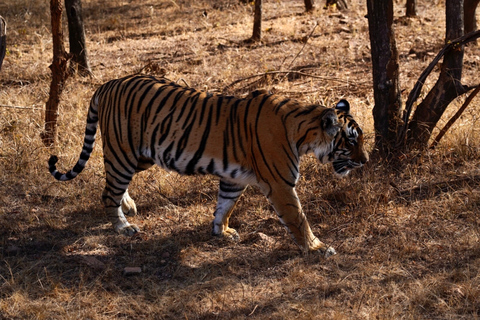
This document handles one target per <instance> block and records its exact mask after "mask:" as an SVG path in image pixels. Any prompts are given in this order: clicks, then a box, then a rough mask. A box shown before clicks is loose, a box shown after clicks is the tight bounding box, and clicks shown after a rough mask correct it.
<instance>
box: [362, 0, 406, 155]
mask: <svg viewBox="0 0 480 320" xmlns="http://www.w3.org/2000/svg"><path fill="white" fill-rule="evenodd" d="M367 10H368V26H369V32H370V44H371V54H372V67H373V88H374V89H373V92H374V98H375V106H374V108H373V118H374V128H375V150H376V151H377V152H379V153H380V155H381V156H386V155H388V154H389V152H390V151H391V150H392V148H393V146H394V145H395V141H396V132H397V127H398V126H399V124H400V108H401V96H400V85H399V80H398V78H399V66H398V52H397V47H396V43H395V34H394V31H393V27H392V23H393V1H392V0H367Z"/></svg>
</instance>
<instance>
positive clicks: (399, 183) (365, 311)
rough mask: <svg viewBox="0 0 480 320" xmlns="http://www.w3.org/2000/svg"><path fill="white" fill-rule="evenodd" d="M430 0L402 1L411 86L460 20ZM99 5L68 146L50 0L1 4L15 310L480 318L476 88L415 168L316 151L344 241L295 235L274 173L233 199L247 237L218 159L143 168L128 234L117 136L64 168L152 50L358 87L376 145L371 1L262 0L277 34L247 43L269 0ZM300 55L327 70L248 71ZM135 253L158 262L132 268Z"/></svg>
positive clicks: (0, 181)
mask: <svg viewBox="0 0 480 320" xmlns="http://www.w3.org/2000/svg"><path fill="white" fill-rule="evenodd" d="M320 5H321V4H319V6H320ZM418 6H419V8H418V9H419V10H418V13H419V16H418V17H417V18H412V19H404V18H402V16H403V15H404V4H403V2H401V1H398V3H397V4H396V11H395V15H396V17H397V19H396V24H395V27H396V34H397V43H398V46H399V52H400V62H401V86H402V87H403V88H405V89H406V91H405V92H404V94H405V98H406V95H407V93H408V90H410V89H411V88H412V86H413V84H414V82H415V81H416V79H417V78H418V76H419V75H420V72H421V71H422V69H423V68H424V67H426V65H427V64H428V63H429V61H430V59H432V57H433V55H434V54H435V53H436V51H438V50H439V49H440V48H441V47H442V44H443V37H444V36H443V34H444V29H445V25H444V24H445V22H444V18H443V15H444V13H443V11H444V8H443V2H441V1H433V2H428V3H427V2H422V1H419V2H418ZM83 7H84V15H85V24H86V28H87V39H88V43H87V45H88V49H89V53H90V57H89V58H90V62H91V65H92V70H93V73H94V75H95V76H94V78H92V79H84V78H78V77H77V78H71V79H70V80H69V81H68V83H67V86H66V88H65V90H64V93H63V95H62V100H61V106H60V110H59V123H58V126H59V129H58V132H59V134H58V137H57V144H56V147H55V148H54V150H51V149H46V148H45V147H43V145H42V144H41V141H40V138H39V133H40V132H41V130H42V127H43V116H44V115H43V111H42V108H43V106H44V103H45V101H46V100H47V98H48V88H49V83H50V80H49V79H50V71H49V69H48V66H49V64H50V62H51V60H52V56H51V45H52V43H51V35H50V32H49V27H48V26H49V23H50V21H49V14H48V10H49V8H48V4H47V2H45V1H26V0H18V1H11V0H9V1H7V3H5V2H4V3H1V4H0V12H1V13H2V15H3V16H4V17H5V18H6V19H7V22H8V24H9V27H8V32H9V33H8V52H7V56H6V59H5V62H4V65H3V69H2V72H1V74H0V77H1V78H0V105H2V106H0V194H1V196H0V234H1V235H2V237H1V242H0V254H1V255H2V257H1V259H0V318H5V319H87V318H88V319H113V318H120V319H144V318H145V319H147V318H148V319H151V318H155V319H180V318H184V319H244V318H253V319H374V318H378V319H398V318H407V319H422V318H425V319H472V318H478V317H479V310H480V292H479V291H480V290H479V288H480V278H479V270H480V247H479V240H480V228H479V225H480V216H479V207H480V192H479V184H480V176H479V172H478V166H479V165H480V163H479V152H478V150H479V143H478V141H480V139H479V135H480V133H479V130H478V127H477V126H476V125H477V122H478V116H477V111H478V107H477V106H478V103H479V100H478V98H476V99H475V100H474V101H473V102H472V104H471V107H470V109H469V110H467V111H466V112H465V114H464V115H463V117H462V119H460V120H459V121H458V123H456V125H455V126H454V128H452V129H451V131H450V132H449V133H448V134H447V136H446V137H445V138H444V140H443V141H442V142H441V143H440V145H439V146H438V147H437V149H436V150H435V151H432V152H429V153H427V154H425V155H423V156H422V157H417V158H416V161H410V160H411V159H410V158H405V159H400V160H403V163H404V165H403V166H402V167H401V168H391V167H389V166H388V164H385V163H370V165H368V166H366V167H365V168H364V169H362V170H360V171H358V172H353V173H352V174H351V175H350V176H349V177H347V178H346V179H343V180H338V179H336V178H335V177H334V176H333V174H332V170H331V168H330V167H329V166H323V165H320V164H319V163H318V162H317V161H316V160H315V159H313V158H312V157H308V156H307V157H305V159H304V162H303V163H302V167H301V170H302V176H301V179H300V181H299V184H298V188H297V189H298V193H299V196H300V198H301V202H302V204H303V207H304V210H305V212H306V213H307V215H308V217H309V220H310V222H311V225H312V227H313V229H314V232H315V233H316V234H317V235H319V236H320V238H321V239H322V240H324V241H325V242H327V243H328V244H331V245H332V246H334V247H335V248H336V249H337V251H338V253H339V254H338V255H337V256H335V257H333V258H331V259H327V260H324V259H321V258H319V257H318V256H316V255H314V254H303V253H302V252H301V251H300V250H299V249H298V248H297V247H296V246H295V244H294V243H293V241H292V240H291V239H290V238H289V237H288V235H287V232H286V231H285V230H284V229H283V227H282V226H281V225H280V223H279V222H278V219H277V218H276V216H275V214H274V212H273V210H272V208H271V207H270V206H269V205H268V203H267V201H266V200H265V199H264V197H263V196H262V195H260V193H259V192H258V190H257V189H256V188H248V189H247V191H246V193H245V194H244V196H243V197H242V198H241V200H240V202H239V204H238V207H237V208H236V210H235V213H234V215H233V217H232V222H231V223H232V226H233V227H234V228H236V229H237V230H238V231H239V233H240V236H241V241H239V242H237V243H232V242H229V241H225V240H221V239H214V238H212V237H211V236H210V230H211V220H212V214H213V211H214V206H215V202H216V193H217V180H216V179H215V178H213V177H208V176H206V177H182V176H179V175H177V174H175V173H169V172H166V171H164V170H162V169H160V168H152V169H150V170H148V171H146V172H143V173H141V174H138V175H137V176H135V178H134V180H133V182H132V184H131V187H130V192H131V195H132V197H133V198H134V199H135V200H136V202H137V205H138V209H139V215H138V216H136V217H133V218H130V220H131V221H133V222H135V223H137V224H138V225H140V226H141V228H142V230H143V232H141V233H140V234H138V235H136V236H134V237H132V238H128V237H122V236H118V235H116V234H114V232H113V231H112V229H111V227H110V225H109V223H108V222H107V219H106V218H105V217H104V215H103V208H102V206H101V202H100V194H101V191H102V188H103V184H104V178H103V175H104V173H103V165H102V152H101V148H100V147H99V146H97V147H96V148H95V150H94V153H93V155H92V158H91V159H90V161H89V162H88V165H87V167H86V169H85V170H84V172H83V173H82V174H81V175H80V176H79V177H78V178H77V179H75V180H73V181H71V182H69V183H60V182H57V181H54V179H53V178H52V177H51V176H50V175H49V173H48V171H47V165H46V163H47V159H48V157H49V155H50V154H51V153H55V154H58V155H59V157H60V163H59V165H60V167H61V169H69V168H70V166H72V165H73V163H74V162H75V161H76V159H77V157H78V154H79V152H80V149H81V144H82V141H83V132H84V125H85V115H86V110H87V105H88V101H89V98H90V97H91V95H92V94H93V91H94V90H95V88H97V87H98V86H99V85H100V84H101V83H104V82H106V81H107V80H110V79H112V78H116V77H120V76H123V75H126V74H130V73H134V72H138V71H139V70H142V69H143V70H144V71H148V72H150V73H154V74H164V73H166V76H167V77H169V78H170V79H172V80H179V79H183V81H185V82H186V83H188V84H189V85H191V86H194V87H197V88H204V89H208V90H210V91H217V92H226V93H229V94H237V95H244V94H246V93H247V92H248V91H249V90H251V89H253V88H255V89H260V88H265V89H268V90H272V91H275V92H278V93H280V94H284V95H287V96H291V97H294V98H297V99H300V100H302V101H307V102H316V103H323V104H325V105H332V104H333V103H334V102H336V101H337V100H339V99H340V98H347V99H348V100H349V101H350V102H351V104H352V106H353V113H354V114H355V115H356V118H357V120H358V122H359V123H361V124H362V126H363V127H364V129H365V131H366V135H367V137H368V143H369V145H370V148H371V145H372V142H373V133H372V130H373V123H372V116H371V110H372V108H373V94H372V88H371V80H370V79H371V75H370V72H371V71H370V53H369V42H368V33H367V31H368V30H367V29H368V28H367V21H366V19H365V18H364V15H365V14H366V7H365V4H364V1H360V0H352V1H351V4H350V11H348V12H345V13H339V12H337V11H335V9H334V8H329V9H326V10H324V9H318V10H316V11H315V12H313V13H312V14H305V13H304V7H303V2H302V1H289V0H282V1H264V10H265V12H264V17H265V20H264V32H263V36H264V39H263V41H262V42H261V43H257V44H246V43H245V42H244V40H246V39H248V38H249V37H250V36H251V29H252V22H253V17H252V6H251V4H248V5H242V4H240V2H239V1H236V0H228V1H223V2H221V3H220V4H219V2H218V1H212V0H202V1H190V0H177V1H143V2H142V3H141V4H140V3H139V2H138V1H137V2H136V1H130V0H116V1H100V2H98V1H86V0H84V1H83ZM317 23H318V26H317V27H315V25H316V24H317ZM314 28H316V29H315V31H314V32H313V34H312V35H311V36H310V37H309V35H310V33H311V32H312V30H313V29H314ZM305 41H307V42H306V44H305ZM479 53H480V52H479V48H478V47H475V46H469V47H468V48H467V52H466V55H465V71H464V78H465V83H471V84H475V83H476V81H478V69H479V63H480V59H479V58H478V57H479ZM288 70H294V71H301V72H304V73H309V74H311V75H314V76H315V77H308V76H302V75H299V74H298V73H291V74H289V75H287V74H277V75H268V76H262V77H260V76H259V77H255V78H251V79H248V80H245V81H239V82H238V83H234V82H235V81H237V80H240V79H242V78H247V77H249V76H252V75H256V74H262V73H266V72H271V71H288ZM432 79H434V78H430V79H429V80H428V81H427V83H426V85H425V88H426V89H427V90H428V89H429V88H431V87H432V86H433V80H432ZM231 84H233V85H231ZM460 100H462V99H460ZM461 102H462V101H459V102H458V103H455V104H454V105H452V107H451V109H450V111H449V112H450V114H446V115H445V117H444V119H442V121H444V122H445V121H448V118H449V117H450V116H451V114H453V113H454V112H455V108H458V107H459V106H460V105H461ZM6 105H8V106H17V107H27V109H24V108H23V109H22V108H10V107H5V106H6ZM440 125H441V124H440ZM136 266H138V267H141V269H142V272H141V273H140V274H137V275H132V276H125V275H123V273H122V270H123V269H124V268H125V267H136Z"/></svg>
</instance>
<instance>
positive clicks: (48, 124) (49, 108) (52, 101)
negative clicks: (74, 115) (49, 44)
mask: <svg viewBox="0 0 480 320" xmlns="http://www.w3.org/2000/svg"><path fill="white" fill-rule="evenodd" d="M50 12H51V23H52V36H53V62H52V65H51V66H50V69H51V70H52V82H51V84H50V94H49V97H48V101H47V103H46V105H45V129H44V131H43V132H42V134H41V138H42V141H43V144H44V145H45V146H52V145H53V143H54V142H55V134H56V129H57V111H58V104H59V102H60V96H61V94H62V91H63V87H64V85H65V81H66V80H67V78H68V55H67V53H66V52H65V46H64V44H63V30H62V3H61V2H60V0H50Z"/></svg>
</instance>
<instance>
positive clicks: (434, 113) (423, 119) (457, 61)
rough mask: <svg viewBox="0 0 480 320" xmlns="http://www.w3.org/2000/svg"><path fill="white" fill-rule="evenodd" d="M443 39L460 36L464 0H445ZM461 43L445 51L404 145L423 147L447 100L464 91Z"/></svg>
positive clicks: (411, 124)
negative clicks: (440, 66)
mask: <svg viewBox="0 0 480 320" xmlns="http://www.w3.org/2000/svg"><path fill="white" fill-rule="evenodd" d="M445 11H446V19H447V20H446V41H447V42H448V41H451V40H454V39H456V38H458V37H461V36H462V35H463V1H462V0H461V1H458V0H447V1H446V10H445ZM462 67H463V46H459V47H458V48H456V49H455V50H450V51H449V52H447V53H446V54H445V56H444V58H443V64H442V68H441V71H440V75H439V78H438V80H437V83H436V84H435V86H434V87H433V88H432V90H430V92H429V93H428V94H427V96H426V97H425V99H424V100H423V101H422V102H421V103H420V104H419V105H418V107H417V109H416V110H415V113H414V114H413V116H412V119H411V121H410V123H409V125H408V128H409V130H408V132H407V145H408V147H411V148H418V149H425V148H427V146H428V140H429V139H430V136H431V134H432V131H433V129H434V128H435V126H436V124H437V122H438V120H439V119H440V117H441V116H442V114H443V113H444V111H445V110H446V109H447V107H448V105H449V104H450V102H452V101H453V100H454V99H455V98H456V97H458V96H460V95H462V94H463V93H465V92H466V88H465V87H464V86H463V85H462V84H461V80H462Z"/></svg>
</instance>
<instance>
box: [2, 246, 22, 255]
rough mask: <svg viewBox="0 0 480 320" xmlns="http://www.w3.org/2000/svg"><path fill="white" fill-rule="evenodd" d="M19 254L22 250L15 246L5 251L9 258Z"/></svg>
mask: <svg viewBox="0 0 480 320" xmlns="http://www.w3.org/2000/svg"><path fill="white" fill-rule="evenodd" d="M19 252H20V248H19V247H17V246H16V245H14V244H11V245H9V246H8V247H7V248H6V249H5V254H6V255H7V256H15V255H17V254H18V253H19Z"/></svg>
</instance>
